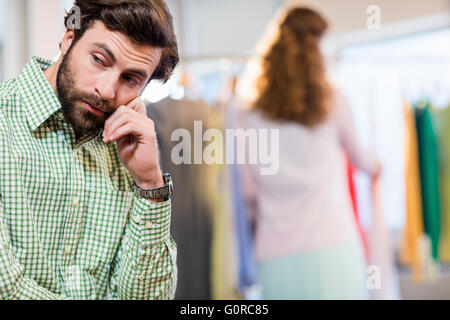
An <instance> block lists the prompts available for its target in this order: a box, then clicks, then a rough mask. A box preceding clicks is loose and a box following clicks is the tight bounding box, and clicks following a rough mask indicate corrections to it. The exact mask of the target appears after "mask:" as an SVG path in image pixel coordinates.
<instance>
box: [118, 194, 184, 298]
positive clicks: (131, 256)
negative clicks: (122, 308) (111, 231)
mask: <svg viewBox="0 0 450 320" xmlns="http://www.w3.org/2000/svg"><path fill="white" fill-rule="evenodd" d="M170 219H171V200H169V201H166V202H163V203H153V204H152V203H151V202H150V201H148V200H145V199H142V198H140V197H138V196H134V205H133V210H132V216H131V220H130V223H129V224H128V225H127V228H126V232H125V237H124V239H123V240H122V244H121V246H120V248H119V251H118V254H117V258H116V261H115V263H114V265H113V266H112V276H111V281H110V288H109V290H110V296H111V298H113V299H121V300H171V299H174V297H175V290H176V283H177V271H178V270H177V265H176V259H177V247H176V243H175V241H174V240H173V239H172V237H171V236H170Z"/></svg>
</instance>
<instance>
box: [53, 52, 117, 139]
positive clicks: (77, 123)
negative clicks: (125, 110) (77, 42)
mask: <svg viewBox="0 0 450 320" xmlns="http://www.w3.org/2000/svg"><path fill="white" fill-rule="evenodd" d="M72 48H73V45H72V47H71V48H70V49H69V51H68V52H67V54H66V55H65V56H64V57H63V60H62V62H61V65H60V66H59V68H58V73H57V76H56V88H57V94H58V98H59V101H60V103H61V110H62V112H63V114H64V118H65V119H66V121H67V122H68V123H69V124H70V125H71V126H72V128H73V130H74V132H75V136H76V138H77V139H78V138H79V137H82V136H85V135H88V134H97V133H99V132H100V130H101V129H102V128H103V127H104V125H105V122H106V120H107V119H108V117H109V116H110V115H111V114H112V113H113V112H114V109H113V108H112V106H110V105H109V104H108V102H106V101H103V100H101V99H100V98H99V97H98V96H96V95H92V94H87V93H83V92H82V91H81V90H79V89H78V88H77V86H76V81H75V78H76V73H75V72H74V70H73V68H72V63H71V52H72ZM83 101H84V102H87V103H88V104H90V105H91V106H95V107H96V108H97V109H99V110H101V111H103V112H104V115H102V116H99V115H96V114H94V113H92V112H90V111H89V110H87V109H86V108H85V107H84V105H83Z"/></svg>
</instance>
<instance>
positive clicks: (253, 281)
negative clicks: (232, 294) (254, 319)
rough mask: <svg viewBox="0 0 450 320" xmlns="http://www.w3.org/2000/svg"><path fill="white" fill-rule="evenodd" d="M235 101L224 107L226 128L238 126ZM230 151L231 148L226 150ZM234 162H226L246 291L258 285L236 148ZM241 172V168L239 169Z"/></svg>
mask: <svg viewBox="0 0 450 320" xmlns="http://www.w3.org/2000/svg"><path fill="white" fill-rule="evenodd" d="M235 104H236V101H235V100H234V99H231V101H230V102H229V103H228V104H227V107H226V109H225V112H226V119H227V120H226V123H227V129H235V128H236V127H238V126H239V124H238V123H239V119H238V117H239V115H240V114H241V113H240V112H239V111H238V109H237V107H236V106H235ZM227 151H231V150H227ZM233 153H234V163H233V164H228V167H229V170H230V174H231V177H230V180H231V190H232V193H233V211H234V218H235V219H234V221H235V229H236V237H237V243H238V253H239V286H238V287H239V292H240V293H241V294H242V295H244V296H245V295H246V292H247V291H248V290H250V289H251V288H255V286H257V285H258V279H257V264H256V258H255V252H254V244H253V235H252V230H251V225H250V220H249V217H250V215H249V213H248V210H247V209H248V208H247V206H246V203H245V197H244V195H243V188H242V184H243V179H242V178H241V176H240V170H239V168H238V164H237V152H236V148H234V150H233ZM241 172H242V170H241Z"/></svg>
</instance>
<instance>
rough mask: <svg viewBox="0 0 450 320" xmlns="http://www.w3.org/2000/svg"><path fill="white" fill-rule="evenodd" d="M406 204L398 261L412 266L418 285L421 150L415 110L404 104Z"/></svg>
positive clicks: (421, 268)
mask: <svg viewBox="0 0 450 320" xmlns="http://www.w3.org/2000/svg"><path fill="white" fill-rule="evenodd" d="M403 111H404V118H405V201H406V225H405V229H404V231H403V242H402V245H401V250H400V257H399V260H400V262H401V263H403V264H408V265H411V267H412V271H413V279H414V281H415V282H416V283H420V282H422V280H423V277H422V272H423V263H422V259H421V258H420V257H421V256H420V252H419V248H420V239H421V237H423V235H424V228H423V211H422V191H421V182H420V168H419V150H418V142H417V130H416V120H415V116H414V110H413V109H412V107H411V106H410V105H409V104H408V103H406V102H405V104H404V106H403Z"/></svg>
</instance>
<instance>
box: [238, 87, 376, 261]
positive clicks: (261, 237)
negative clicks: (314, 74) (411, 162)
mask: <svg viewBox="0 0 450 320" xmlns="http://www.w3.org/2000/svg"><path fill="white" fill-rule="evenodd" d="M332 101H333V102H332V106H331V108H330V110H331V111H330V114H329V115H328V118H327V120H326V121H324V122H323V123H322V124H320V125H318V126H316V127H313V128H309V127H306V126H303V125H300V124H297V123H294V122H292V123H287V122H278V121H272V120H267V119H265V118H264V117H262V116H261V115H260V114H259V113H257V112H249V113H246V114H245V115H244V116H243V118H242V123H243V126H244V127H245V128H247V129H248V128H255V129H269V130H270V129H279V134H280V135H279V136H280V141H279V172H278V173H277V174H275V175H272V176H263V175H260V169H261V168H260V165H254V166H248V171H249V172H248V173H249V175H248V177H249V179H247V181H248V182H247V188H249V189H250V190H252V191H251V192H250V194H252V195H253V196H254V201H255V202H256V205H257V211H256V214H255V219H256V222H257V229H256V254H257V258H258V260H260V261H263V260H267V259H271V258H276V257H280V256H285V255H289V254H293V253H298V252H305V251H309V250H314V249H319V248H323V247H326V246H329V245H331V244H333V245H334V244H344V243H347V242H353V241H355V239H357V237H358V233H357V228H356V224H355V220H354V216H353V213H352V208H351V202H350V195H349V192H348V180H347V172H346V153H347V154H348V155H349V156H350V158H351V160H352V162H353V164H354V165H355V166H357V167H359V168H361V169H363V170H366V171H369V172H375V170H376V163H375V161H374V160H372V159H371V157H369V156H367V155H366V154H365V153H364V152H363V151H362V150H361V149H360V147H359V144H358V141H357V139H356V134H355V129H354V123H353V120H352V117H351V113H350V110H349V109H348V105H347V103H346V101H345V99H344V98H343V96H342V95H341V94H340V93H339V92H336V93H335V94H334V98H333V99H332ZM272 161H273V159H272Z"/></svg>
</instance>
